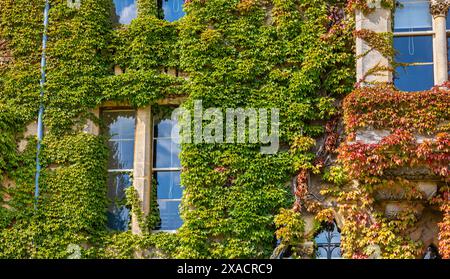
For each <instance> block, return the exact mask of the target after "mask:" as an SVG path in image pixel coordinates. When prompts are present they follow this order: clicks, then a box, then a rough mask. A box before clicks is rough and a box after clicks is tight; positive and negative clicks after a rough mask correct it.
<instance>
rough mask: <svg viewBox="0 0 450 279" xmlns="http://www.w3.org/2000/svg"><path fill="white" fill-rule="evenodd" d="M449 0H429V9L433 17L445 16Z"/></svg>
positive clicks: (449, 5) (449, 6)
mask: <svg viewBox="0 0 450 279" xmlns="http://www.w3.org/2000/svg"><path fill="white" fill-rule="evenodd" d="M449 8H450V0H431V1H430V11H431V14H432V15H433V16H434V17H438V16H444V17H445V16H447V13H448V9H449Z"/></svg>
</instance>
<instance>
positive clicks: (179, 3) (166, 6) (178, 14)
mask: <svg viewBox="0 0 450 279" xmlns="http://www.w3.org/2000/svg"><path fill="white" fill-rule="evenodd" d="M183 4H184V0H162V8H163V11H164V19H165V20H167V21H170V22H172V21H175V20H178V19H180V18H182V17H183V16H184V14H185V13H184V11H183Z"/></svg>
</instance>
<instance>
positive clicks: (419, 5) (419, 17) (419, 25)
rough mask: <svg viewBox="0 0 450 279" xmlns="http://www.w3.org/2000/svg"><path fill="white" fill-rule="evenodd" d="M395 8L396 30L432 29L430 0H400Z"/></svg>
mask: <svg viewBox="0 0 450 279" xmlns="http://www.w3.org/2000/svg"><path fill="white" fill-rule="evenodd" d="M398 2H399V4H400V5H399V6H398V7H397V8H396V9H395V16H394V31H395V32H411V31H424V30H432V23H431V22H432V21H431V14H430V6H429V5H430V4H429V1H420V0H399V1H398Z"/></svg>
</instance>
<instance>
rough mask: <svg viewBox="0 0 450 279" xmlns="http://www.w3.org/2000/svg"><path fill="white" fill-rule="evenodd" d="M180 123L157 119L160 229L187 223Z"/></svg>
mask: <svg viewBox="0 0 450 279" xmlns="http://www.w3.org/2000/svg"><path fill="white" fill-rule="evenodd" d="M178 134H179V130H178V128H177V123H176V122H174V121H172V120H171V119H166V118H165V119H157V120H156V121H155V124H154V127H153V137H154V141H153V156H154V157H153V159H154V163H153V164H154V169H153V171H154V177H155V180H156V184H157V189H156V190H157V202H158V206H159V212H160V218H161V222H160V224H159V225H158V226H157V227H156V229H157V230H177V229H178V228H180V227H181V225H182V224H183V221H182V220H181V217H180V210H179V206H180V202H181V197H182V195H183V188H182V186H181V183H180V174H181V164H180V159H179V154H180V145H179V144H177V143H176V142H177V139H178V137H179V135H178Z"/></svg>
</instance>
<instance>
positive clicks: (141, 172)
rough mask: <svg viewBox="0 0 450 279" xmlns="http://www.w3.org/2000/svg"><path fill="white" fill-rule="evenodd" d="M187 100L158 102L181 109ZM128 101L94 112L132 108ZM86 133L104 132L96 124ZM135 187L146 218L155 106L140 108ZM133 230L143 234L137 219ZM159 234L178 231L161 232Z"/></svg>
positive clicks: (151, 177)
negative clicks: (180, 106) (153, 110)
mask: <svg viewBox="0 0 450 279" xmlns="http://www.w3.org/2000/svg"><path fill="white" fill-rule="evenodd" d="M184 100H185V98H184V97H173V98H165V99H162V100H160V101H158V105H167V106H179V105H181V104H182V103H183V102H184ZM130 108H132V107H131V106H130V105H129V104H128V103H126V102H113V101H110V102H105V103H103V104H102V105H101V106H100V107H99V108H97V109H95V110H93V111H92V112H93V114H94V115H95V116H96V117H100V112H101V111H102V110H104V109H108V110H110V109H130ZM84 131H85V132H86V133H90V134H94V135H99V134H100V129H99V127H98V126H97V125H95V124H94V123H93V122H92V121H89V123H88V124H87V125H86V128H85V129H84ZM132 171H133V187H134V188H135V189H136V192H137V193H138V196H139V199H140V200H141V210H142V211H143V212H144V214H145V215H147V214H149V213H150V208H151V206H150V202H151V196H150V195H151V185H152V179H153V115H152V108H151V106H146V107H142V108H137V109H136V127H135V141H134V165H133V170H132ZM131 231H132V232H133V233H134V234H140V233H142V232H141V229H140V228H139V224H138V222H137V219H136V216H132V218H131ZM157 232H176V231H164V230H158V231H157Z"/></svg>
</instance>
